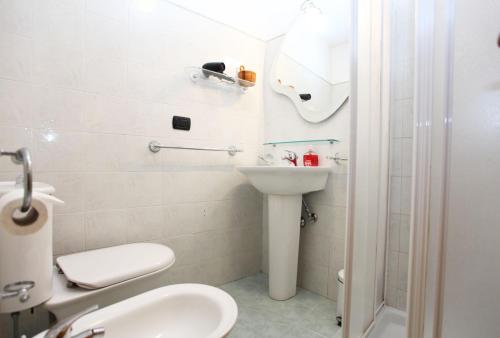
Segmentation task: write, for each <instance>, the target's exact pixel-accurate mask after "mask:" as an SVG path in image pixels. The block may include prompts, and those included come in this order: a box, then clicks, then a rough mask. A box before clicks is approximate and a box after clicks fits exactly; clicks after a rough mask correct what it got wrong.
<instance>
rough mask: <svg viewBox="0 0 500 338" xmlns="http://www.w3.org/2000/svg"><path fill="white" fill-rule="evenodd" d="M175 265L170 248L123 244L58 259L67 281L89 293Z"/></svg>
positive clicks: (147, 244)
mask: <svg viewBox="0 0 500 338" xmlns="http://www.w3.org/2000/svg"><path fill="white" fill-rule="evenodd" d="M174 262H175V255H174V252H173V251H172V250H171V249H170V248H169V247H167V246H165V245H161V244H153V243H133V244H125V245H119V246H114V247H110V248H104V249H97V250H91V251H85V252H80V253H76V254H71V255H66V256H60V257H58V258H57V265H58V266H59V268H60V269H61V270H62V271H63V273H64V275H65V276H66V279H68V280H69V281H70V282H73V283H75V284H77V285H78V286H80V287H82V288H85V289H91V290H93V289H100V288H104V287H107V286H110V285H113V284H116V283H120V282H124V281H126V280H129V279H132V278H136V277H139V276H143V275H146V274H149V273H152V272H155V271H159V270H163V269H166V268H168V267H170V266H172V265H173V264H174Z"/></svg>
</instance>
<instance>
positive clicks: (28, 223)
mask: <svg viewBox="0 0 500 338" xmlns="http://www.w3.org/2000/svg"><path fill="white" fill-rule="evenodd" d="M23 194H24V192H23V190H21V189H17V190H14V191H12V192H9V193H7V194H5V195H3V196H2V197H1V198H0V227H2V228H4V229H5V230H7V231H8V232H9V233H11V234H13V235H18V236H23V235H29V234H32V233H35V232H37V231H39V230H40V228H41V227H43V226H44V224H46V223H47V218H48V212H49V211H48V209H47V204H46V203H47V202H50V203H57V204H62V203H64V202H63V201H61V200H60V199H58V198H55V197H54V196H51V195H47V194H44V193H40V192H34V193H33V198H32V202H31V209H30V210H29V211H28V212H26V213H21V211H20V207H21V205H22V200H23Z"/></svg>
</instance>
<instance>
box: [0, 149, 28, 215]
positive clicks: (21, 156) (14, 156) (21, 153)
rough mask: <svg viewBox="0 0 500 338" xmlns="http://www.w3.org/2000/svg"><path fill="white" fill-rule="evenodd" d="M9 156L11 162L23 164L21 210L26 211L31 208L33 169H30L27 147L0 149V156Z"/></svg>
mask: <svg viewBox="0 0 500 338" xmlns="http://www.w3.org/2000/svg"><path fill="white" fill-rule="evenodd" d="M3 155H6V156H10V158H11V160H12V162H14V163H15V164H22V166H23V189H24V195H23V203H22V205H21V208H20V209H21V212H28V211H30V209H31V200H32V196H33V171H32V169H31V154H30V151H29V150H28V148H21V149H18V150H17V151H6V150H3V149H0V156H3Z"/></svg>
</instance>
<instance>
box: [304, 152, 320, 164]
mask: <svg viewBox="0 0 500 338" xmlns="http://www.w3.org/2000/svg"><path fill="white" fill-rule="evenodd" d="M318 165H319V156H318V154H316V153H315V152H314V151H313V150H312V148H309V150H308V151H307V153H305V154H304V167H317V166H318Z"/></svg>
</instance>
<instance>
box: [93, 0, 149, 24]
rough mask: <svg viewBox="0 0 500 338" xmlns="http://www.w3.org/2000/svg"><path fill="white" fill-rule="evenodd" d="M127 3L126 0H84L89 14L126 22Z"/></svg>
mask: <svg viewBox="0 0 500 338" xmlns="http://www.w3.org/2000/svg"><path fill="white" fill-rule="evenodd" d="M146 1H147V0H146ZM128 3H129V1H128V0H86V1H85V8H86V9H87V11H89V12H91V13H96V14H99V15H103V16H107V17H109V18H112V19H115V20H122V21H127V20H128V8H129V7H128Z"/></svg>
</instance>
